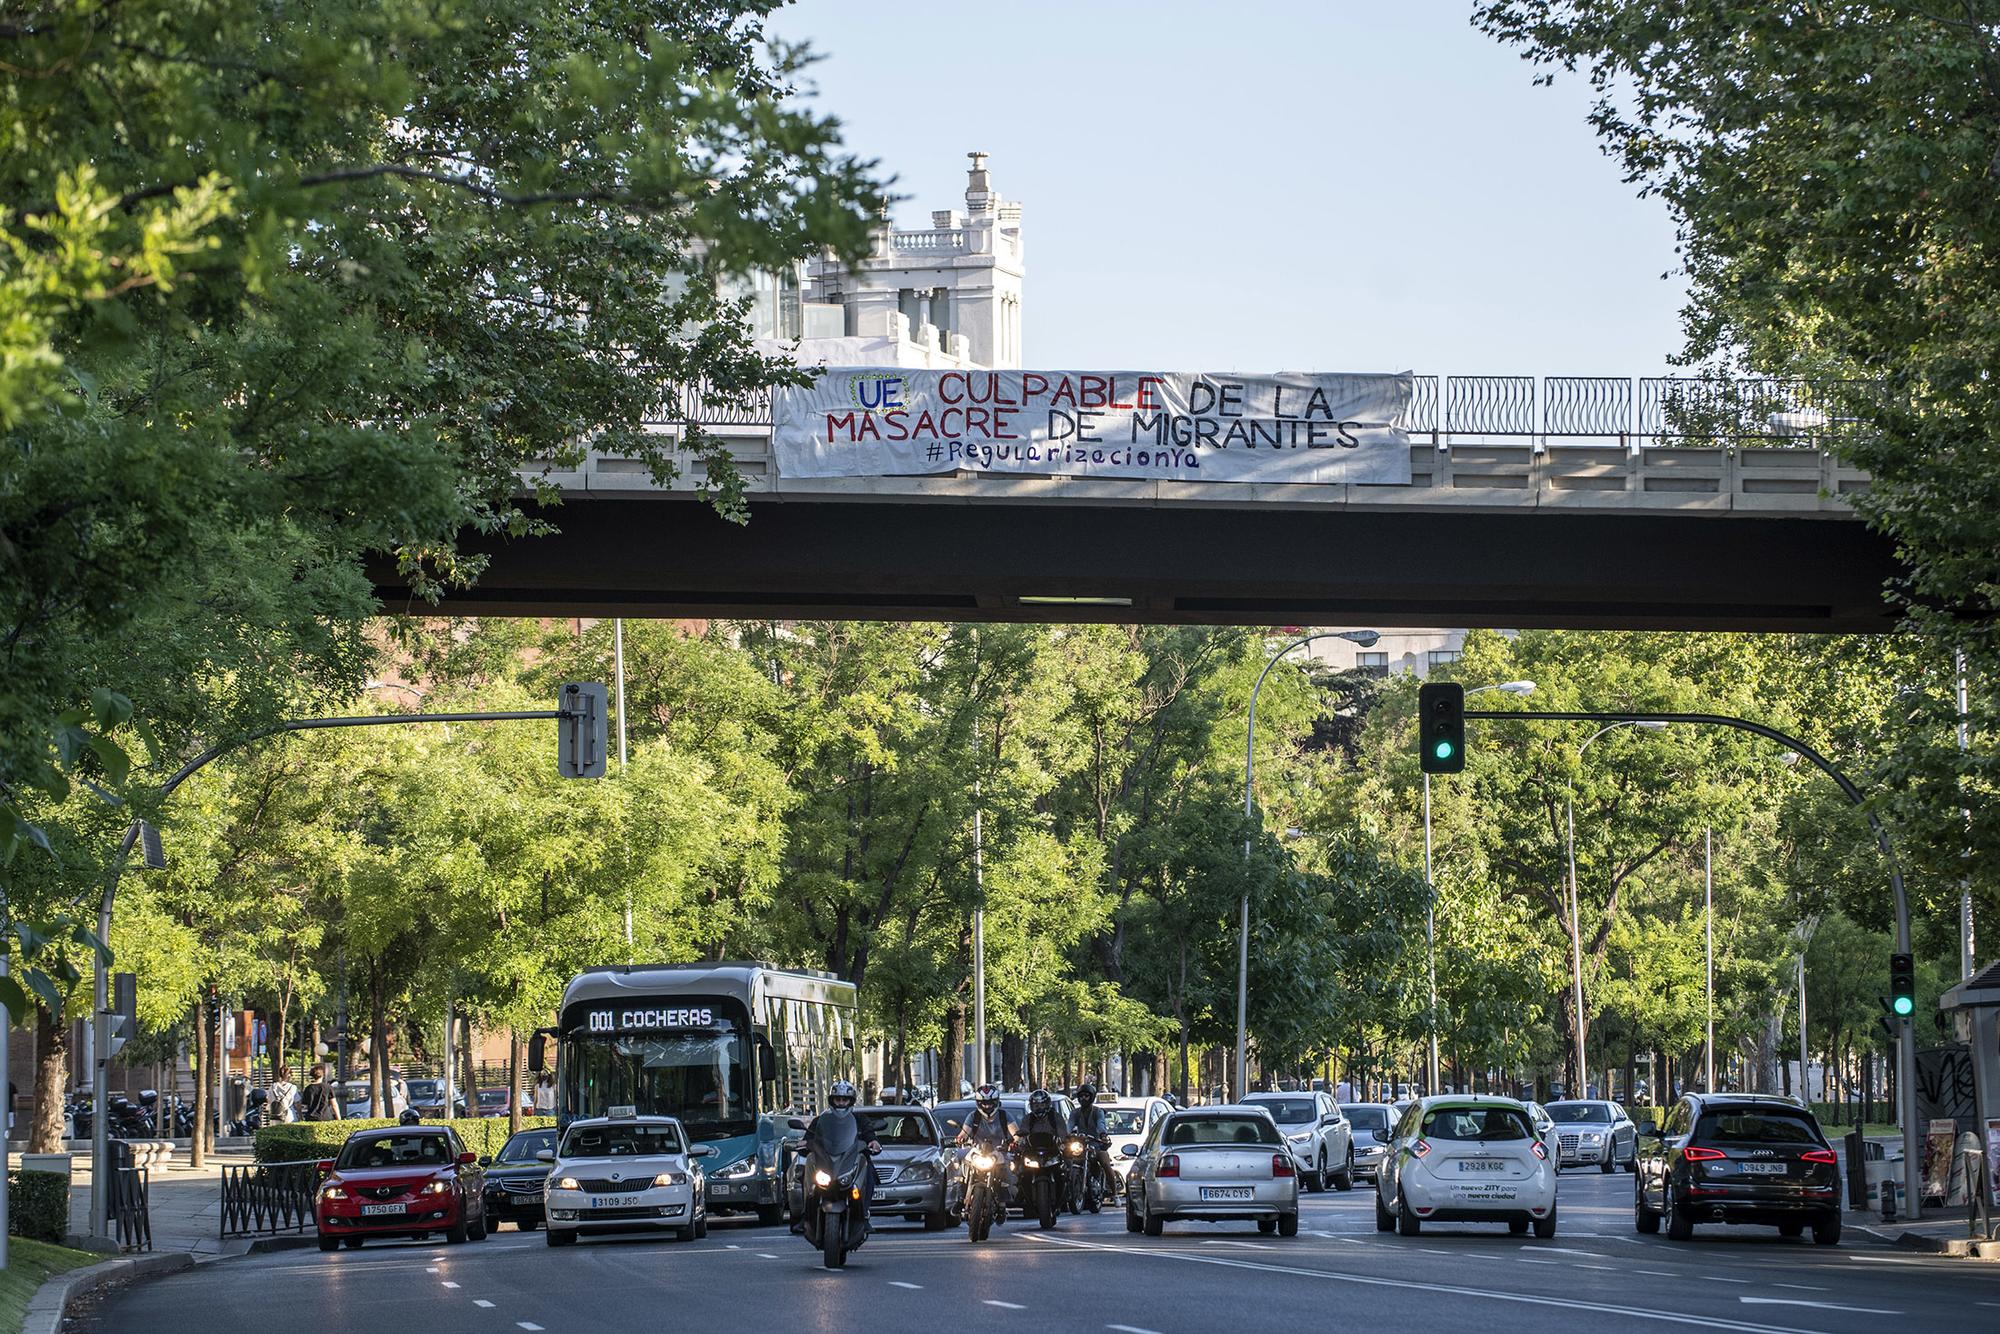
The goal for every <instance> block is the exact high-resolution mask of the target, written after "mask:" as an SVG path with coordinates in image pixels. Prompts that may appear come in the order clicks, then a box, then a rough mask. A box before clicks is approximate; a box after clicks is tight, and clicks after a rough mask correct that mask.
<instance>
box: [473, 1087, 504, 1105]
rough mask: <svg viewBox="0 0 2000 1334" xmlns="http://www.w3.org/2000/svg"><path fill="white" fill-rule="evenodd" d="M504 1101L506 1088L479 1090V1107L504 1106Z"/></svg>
mask: <svg viewBox="0 0 2000 1334" xmlns="http://www.w3.org/2000/svg"><path fill="white" fill-rule="evenodd" d="M506 1102H507V1090H506V1089H481V1090H479V1105H480V1106H481V1107H501V1106H505V1105H506Z"/></svg>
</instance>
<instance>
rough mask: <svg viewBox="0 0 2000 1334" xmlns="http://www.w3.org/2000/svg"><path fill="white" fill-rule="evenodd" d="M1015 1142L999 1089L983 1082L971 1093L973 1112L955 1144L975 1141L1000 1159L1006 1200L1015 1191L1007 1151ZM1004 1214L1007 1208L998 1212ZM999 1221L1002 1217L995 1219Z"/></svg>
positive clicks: (1002, 1184) (1001, 1183)
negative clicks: (1001, 1103)
mask: <svg viewBox="0 0 2000 1334" xmlns="http://www.w3.org/2000/svg"><path fill="white" fill-rule="evenodd" d="M1013 1142H1014V1122H1013V1119H1012V1118H1011V1117H1009V1116H1008V1115H1007V1109H1006V1108H1005V1107H1002V1106H1001V1105H1000V1090H999V1089H997V1088H995V1087H994V1086H993V1085H991V1084H981V1085H980V1086H979V1087H978V1089H976V1090H975V1091H974V1092H973V1095H972V1115H970V1116H968V1117H966V1118H965V1124H964V1125H962V1126H960V1127H959V1128H958V1136H957V1138H955V1139H953V1140H952V1143H954V1144H974V1145H977V1146H978V1147H980V1148H982V1149H985V1150H986V1151H987V1152H988V1153H991V1154H992V1155H994V1156H995V1157H996V1158H998V1159H999V1160H1000V1189H1001V1191H1002V1198H1003V1199H1011V1198H1012V1197H1013V1194H1014V1165H1013V1161H1012V1160H1011V1159H1010V1158H1009V1157H1008V1153H1007V1150H1008V1148H1009V1147H1010V1146H1011V1145H1012V1144H1013ZM999 1212H1000V1214H1001V1216H1002V1217H1005V1216H1006V1210H1004V1209H1003V1210H1000V1211H999ZM994 1221H995V1222H996V1223H998V1222H999V1219H995V1220H994Z"/></svg>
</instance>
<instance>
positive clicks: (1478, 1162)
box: [1458, 1158, 1507, 1176]
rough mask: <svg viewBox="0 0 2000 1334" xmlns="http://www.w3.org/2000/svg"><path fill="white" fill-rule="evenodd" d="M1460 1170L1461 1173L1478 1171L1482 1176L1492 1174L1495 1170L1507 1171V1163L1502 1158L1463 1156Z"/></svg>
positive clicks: (1459, 1162) (1459, 1161) (1459, 1164)
mask: <svg viewBox="0 0 2000 1334" xmlns="http://www.w3.org/2000/svg"><path fill="white" fill-rule="evenodd" d="M1458 1170H1459V1172H1460V1173H1461V1174H1465V1173H1469V1172H1477V1173H1479V1174H1480V1175H1482V1176H1491V1175H1492V1174H1493V1173H1495V1172H1504V1171H1506V1170H1507V1163H1506V1161H1505V1160H1504V1159H1500V1158H1461V1159H1459V1160H1458Z"/></svg>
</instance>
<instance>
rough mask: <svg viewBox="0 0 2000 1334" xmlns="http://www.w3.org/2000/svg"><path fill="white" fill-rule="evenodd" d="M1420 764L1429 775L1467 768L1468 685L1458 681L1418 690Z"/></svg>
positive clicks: (1449, 772)
mask: <svg viewBox="0 0 2000 1334" xmlns="http://www.w3.org/2000/svg"><path fill="white" fill-rule="evenodd" d="M1417 767H1418V768H1419V769H1421V770H1423V771H1424V772H1425V773H1427V774H1455V773H1458V772H1460V771H1461V770H1463V769H1464V768H1465V687H1464V686H1462V685H1460V684H1458V682H1456V681H1432V682H1428V683H1426V684H1425V685H1422V686H1420V687H1418V689H1417Z"/></svg>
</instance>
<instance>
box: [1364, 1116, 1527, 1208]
mask: <svg viewBox="0 0 2000 1334" xmlns="http://www.w3.org/2000/svg"><path fill="white" fill-rule="evenodd" d="M1425 1223H1505V1224H1506V1225H1507V1230H1508V1231H1509V1232H1512V1233H1516V1234H1520V1233H1524V1232H1526V1231H1527V1230H1528V1229H1529V1228H1530V1227H1533V1228H1534V1229H1535V1235H1536V1236H1537V1237H1542V1238H1548V1237H1553V1236H1555V1234H1556V1165H1555V1164H1554V1163H1552V1162H1550V1161H1549V1150H1548V1146H1547V1144H1546V1143H1544V1142H1543V1140H1542V1138H1541V1136H1539V1135H1537V1134H1536V1133H1535V1128H1534V1122H1533V1120H1532V1119H1531V1117H1530V1114H1529V1112H1528V1109H1527V1106H1526V1105H1525V1104H1523V1103H1519V1102H1516V1101H1515V1100H1514V1099H1512V1098H1494V1097H1483V1096H1477V1095H1464V1094H1460V1095H1448V1096H1443V1097H1435V1098H1423V1099H1420V1100H1419V1101H1417V1102H1415V1103H1413V1104H1412V1105H1411V1106H1410V1108H1409V1110H1408V1111H1406V1112H1404V1113H1403V1117H1402V1119H1401V1120H1400V1121H1398V1122H1397V1123H1396V1129H1395V1132H1394V1135H1393V1137H1392V1139H1391V1140H1390V1143H1389V1152H1388V1156H1387V1157H1386V1158H1385V1159H1384V1160H1383V1163H1382V1168H1381V1171H1380V1172H1379V1173H1378V1174H1377V1176H1376V1181H1375V1230H1376V1231H1378V1232H1388V1231H1391V1230H1392V1229H1393V1230H1394V1231H1396V1232H1399V1233H1401V1234H1402V1235H1403V1236H1406V1237H1414V1236H1416V1235H1417V1233H1418V1232H1419V1231H1421V1230H1422V1228H1423V1225H1424V1224H1425Z"/></svg>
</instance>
